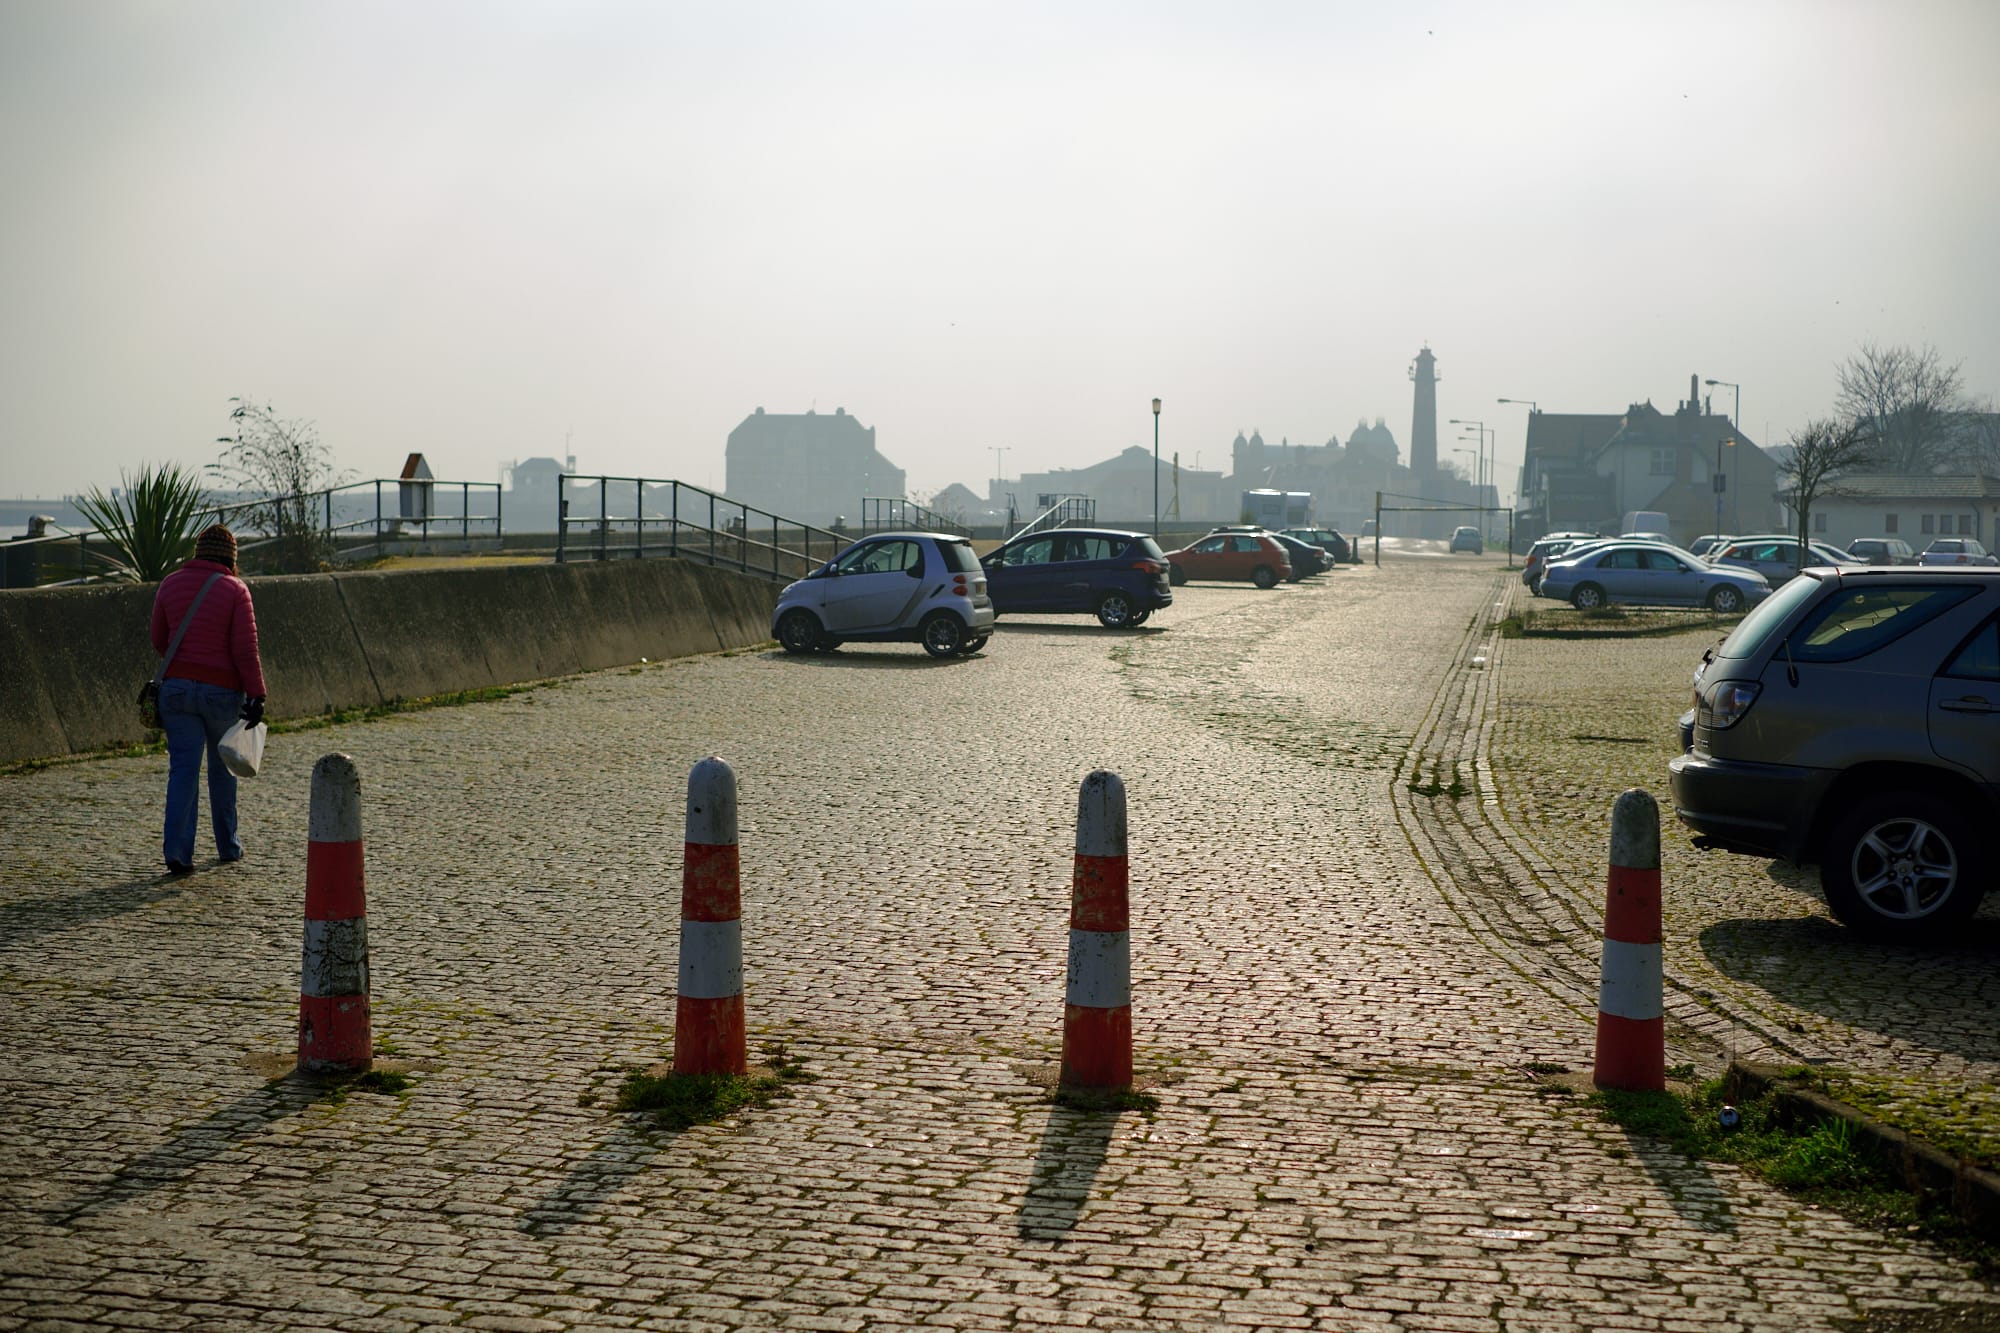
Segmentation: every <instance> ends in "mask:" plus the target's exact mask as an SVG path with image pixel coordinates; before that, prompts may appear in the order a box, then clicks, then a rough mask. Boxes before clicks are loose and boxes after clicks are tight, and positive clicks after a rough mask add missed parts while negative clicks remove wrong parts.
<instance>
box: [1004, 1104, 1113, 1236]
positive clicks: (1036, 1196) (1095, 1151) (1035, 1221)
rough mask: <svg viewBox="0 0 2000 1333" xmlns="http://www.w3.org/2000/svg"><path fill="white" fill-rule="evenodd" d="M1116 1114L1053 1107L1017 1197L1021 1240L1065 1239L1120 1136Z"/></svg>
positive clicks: (1017, 1229) (1087, 1200)
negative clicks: (1031, 1170)
mask: <svg viewBox="0 0 2000 1333" xmlns="http://www.w3.org/2000/svg"><path fill="white" fill-rule="evenodd" d="M1119 1114H1120V1112H1118V1111H1116V1110H1082V1109H1079V1108H1076V1107H1070V1106H1063V1105H1060V1104H1058V1105H1055V1106H1051V1107H1050V1108H1049V1118H1048V1122H1047V1123H1046V1124H1045V1125H1043V1127H1042V1146H1041V1148H1040V1150H1039V1151H1037V1152H1036V1154H1035V1166H1034V1173H1033V1175H1032V1176H1030V1177H1029V1180H1028V1192H1027V1194H1025V1195H1024V1196H1022V1199H1021V1212H1020V1215H1019V1216H1018V1217H1017V1218H1016V1219H1015V1224H1014V1225H1015V1230H1016V1232H1017V1233H1018V1234H1019V1235H1020V1237H1021V1239H1023V1240H1047V1241H1058V1242H1059V1241H1063V1240H1066V1239H1068V1237H1069V1233H1070V1230H1071V1229H1072V1228H1074V1227H1075V1226H1076V1220H1077V1218H1078V1217H1079V1216H1081V1215H1082V1213H1083V1209H1084V1205H1085V1204H1087V1203H1088V1202H1090V1195H1091V1189H1092V1186H1094V1185H1095V1184H1096V1183H1097V1176H1098V1173H1099V1172H1101V1171H1102V1170H1103V1169H1104V1159H1105V1158H1106V1157H1107V1156H1108V1155H1109V1154H1110V1151H1111V1137H1112V1135H1114V1134H1116V1133H1117V1132H1118V1117H1119Z"/></svg>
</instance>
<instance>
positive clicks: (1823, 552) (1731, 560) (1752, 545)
mask: <svg viewBox="0 0 2000 1333" xmlns="http://www.w3.org/2000/svg"><path fill="white" fill-rule="evenodd" d="M1708 559H1709V562H1710V563H1711V564H1722V565H1736V566H1739V567H1741V568H1743V569H1754V570H1756V571H1757V572H1758V573H1759V574H1762V575H1763V576H1764V579H1765V581H1766V582H1767V583H1770V584H1772V585H1773V586H1775V585H1777V584H1780V583H1783V582H1785V580H1787V579H1789V578H1791V577H1793V576H1794V575H1795V574H1797V573H1798V572H1799V571H1800V570H1801V569H1804V568H1806V567H1807V566H1809V565H1836V566H1837V565H1857V564H1860V563H1861V562H1860V561H1858V560H1856V559H1855V558H1854V557H1853V556H1851V555H1849V554H1848V553H1847V552H1845V551H1843V550H1841V549H1840V548H1839V547H1837V546H1828V545H1826V544H1825V543H1824V542H1808V543H1806V547H1805V557H1804V558H1803V559H1801V558H1800V556H1799V539H1798V538H1797V537H1744V538H1739V539H1737V540H1736V541H1733V542H1731V543H1729V545H1727V546H1725V547H1723V548H1722V549H1721V550H1720V551H1711V552H1710V553H1709V556H1708Z"/></svg>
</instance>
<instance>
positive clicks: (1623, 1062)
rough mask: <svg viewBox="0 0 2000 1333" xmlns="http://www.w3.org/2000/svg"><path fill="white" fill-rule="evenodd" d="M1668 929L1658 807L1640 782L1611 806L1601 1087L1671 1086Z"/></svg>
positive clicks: (1597, 1074) (1600, 998)
mask: <svg viewBox="0 0 2000 1333" xmlns="http://www.w3.org/2000/svg"><path fill="white" fill-rule="evenodd" d="M1662 934H1663V932H1662V929H1661V923H1660V807H1659V803H1658V802H1656V801H1654V799H1653V798H1652V797H1651V796H1649V795H1648V794H1646V793H1645V792H1644V791H1641V790H1640V789H1639V788H1637V787H1634V788H1632V789H1631V790H1630V791H1627V792H1624V793H1623V794H1621V795H1620V796H1619V797H1618V800H1617V802H1616V803H1615V804H1614V805H1613V806H1612V807H1611V872H1610V874H1609V876H1608V877H1607V878H1606V881H1605V888H1604V965H1603V968H1602V971H1601V972H1600V973H1599V976H1600V981H1599V985H1598V990H1597V1058H1596V1062H1595V1066H1594V1069H1593V1077H1594V1078H1595V1080H1596V1082H1597V1085H1598V1086H1599V1087H1602V1088H1623V1089H1626V1090H1628V1091H1632V1092H1660V1091H1664V1090H1665V1088H1666V1086H1667V1031H1666V1016H1665V1015H1666V1005H1665V1000H1664V991H1665V982H1664V978H1663V975H1662V973H1663V965H1662V959H1661V953H1660V941H1661V937H1662Z"/></svg>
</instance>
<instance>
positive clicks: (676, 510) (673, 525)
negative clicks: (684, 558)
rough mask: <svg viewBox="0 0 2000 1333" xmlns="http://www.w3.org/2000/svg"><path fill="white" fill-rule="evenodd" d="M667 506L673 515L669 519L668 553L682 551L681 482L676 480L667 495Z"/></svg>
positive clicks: (673, 553)
mask: <svg viewBox="0 0 2000 1333" xmlns="http://www.w3.org/2000/svg"><path fill="white" fill-rule="evenodd" d="M667 507H668V509H669V511H670V512H671V515H672V516H671V517H670V518H669V519H668V520H667V553H668V554H669V555H676V556H677V555H679V554H680V553H681V484H680V483H679V482H674V483H673V485H672V488H671V490H670V492H669V494H668V496H667Z"/></svg>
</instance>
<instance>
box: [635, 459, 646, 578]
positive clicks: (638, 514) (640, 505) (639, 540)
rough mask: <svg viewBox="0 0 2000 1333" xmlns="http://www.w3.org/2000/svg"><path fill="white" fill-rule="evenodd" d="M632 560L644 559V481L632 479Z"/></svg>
mask: <svg viewBox="0 0 2000 1333" xmlns="http://www.w3.org/2000/svg"><path fill="white" fill-rule="evenodd" d="M632 558H633V559H634V560H644V559H645V558H646V479H645V478H644V477H634V478H633V479H632Z"/></svg>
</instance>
